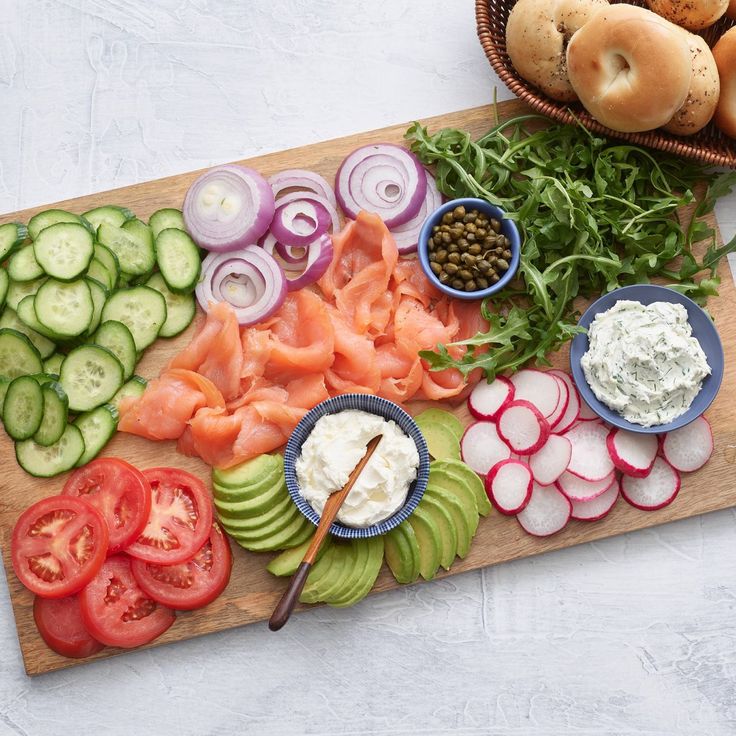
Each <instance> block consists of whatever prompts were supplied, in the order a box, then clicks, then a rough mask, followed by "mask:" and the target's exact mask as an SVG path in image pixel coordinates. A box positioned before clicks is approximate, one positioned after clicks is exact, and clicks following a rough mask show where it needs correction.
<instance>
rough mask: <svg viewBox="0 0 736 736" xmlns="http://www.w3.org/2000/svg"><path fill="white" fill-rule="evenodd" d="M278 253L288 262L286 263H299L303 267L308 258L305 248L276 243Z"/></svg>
mask: <svg viewBox="0 0 736 736" xmlns="http://www.w3.org/2000/svg"><path fill="white" fill-rule="evenodd" d="M272 237H273V236H272ZM276 252H277V253H278V254H279V257H280V258H282V259H283V260H284V261H286V263H298V264H302V265H303V264H304V261H305V259H306V257H307V249H306V247H304V246H293V245H284V244H283V243H276Z"/></svg>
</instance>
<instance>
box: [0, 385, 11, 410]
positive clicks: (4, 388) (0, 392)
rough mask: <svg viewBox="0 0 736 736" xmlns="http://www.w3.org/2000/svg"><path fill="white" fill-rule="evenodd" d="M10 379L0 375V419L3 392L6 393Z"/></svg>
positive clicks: (3, 399)
mask: <svg viewBox="0 0 736 736" xmlns="http://www.w3.org/2000/svg"><path fill="white" fill-rule="evenodd" d="M11 383H12V381H11V380H10V379H9V378H5V377H4V376H0V419H1V418H2V416H3V402H4V401H5V394H7V393H8V386H10V384H11Z"/></svg>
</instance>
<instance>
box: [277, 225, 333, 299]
mask: <svg viewBox="0 0 736 736" xmlns="http://www.w3.org/2000/svg"><path fill="white" fill-rule="evenodd" d="M283 247H284V246H283V244H282V243H279V242H278V241H277V240H276V238H274V236H273V234H272V233H269V234H268V235H266V237H265V238H264V240H263V249H264V250H265V251H266V252H267V253H270V254H272V255H273V253H274V252H276V253H277V254H279V255H280V252H281V249H282V248H283ZM333 255H334V248H333V246H332V238H331V237H330V236H329V235H327V234H326V233H325V234H323V235H320V237H319V238H317V240H315V241H313V242H311V243H310V244H309V245H308V246H307V247H306V253H305V255H304V256H303V257H302V259H301V260H300V261H296V262H291V263H289V262H288V261H286V260H285V259H284V261H283V263H282V264H281V265H282V267H283V269H284V274H285V276H286V288H287V289H288V290H289V291H296V290H297V289H301V288H302V287H304V286H308V285H309V284H313V283H314V282H315V281H317V280H318V279H320V278H322V276H323V275H324V273H325V271H327V269H328V268H329V266H330V263H332V257H333ZM291 274H296V275H295V276H293V277H292V276H291Z"/></svg>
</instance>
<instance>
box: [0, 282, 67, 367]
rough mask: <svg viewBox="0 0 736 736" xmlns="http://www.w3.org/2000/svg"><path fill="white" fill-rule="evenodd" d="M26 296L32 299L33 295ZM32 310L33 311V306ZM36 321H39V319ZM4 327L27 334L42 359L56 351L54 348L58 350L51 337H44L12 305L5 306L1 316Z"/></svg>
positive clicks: (1, 324)
mask: <svg viewBox="0 0 736 736" xmlns="http://www.w3.org/2000/svg"><path fill="white" fill-rule="evenodd" d="M26 298H27V299H31V300H32V299H33V296H29V297H26ZM31 311H33V307H32V306H31ZM34 320H35V312H34ZM35 321H36V322H37V320H35ZM2 327H9V328H10V329H11V330H17V331H18V332H20V333H21V334H23V335H25V336H26V337H27V338H28V339H29V340H30V341H31V342H32V343H33V344H34V346H35V347H36V350H38V353H39V355H40V356H41V359H42V360H44V359H45V358H48V357H49V356H50V355H51V354H52V353H53V352H54V350H56V345H55V344H54V343H53V342H52V341H51V340H49V338H47V337H44V336H43V335H42V334H40V333H39V332H36V330H34V329H33V328H32V327H29V326H28V325H27V324H26V323H25V322H23V320H21V319H20V318H19V317H18V315H17V314H16V313H15V310H13V309H11V308H10V307H5V309H4V310H3V313H2V315H1V316H0V328H2Z"/></svg>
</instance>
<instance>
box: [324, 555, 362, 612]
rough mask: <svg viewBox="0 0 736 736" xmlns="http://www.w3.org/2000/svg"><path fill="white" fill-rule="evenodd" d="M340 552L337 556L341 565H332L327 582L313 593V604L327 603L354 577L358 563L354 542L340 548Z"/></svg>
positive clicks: (336, 563)
mask: <svg viewBox="0 0 736 736" xmlns="http://www.w3.org/2000/svg"><path fill="white" fill-rule="evenodd" d="M340 552H342V554H338V561H339V562H340V563H341V564H338V562H337V561H336V562H335V563H334V564H333V567H332V570H330V574H329V580H328V579H326V580H324V581H323V585H322V586H321V589H320V590H319V591H318V592H315V595H314V600H313V602H314V603H317V602H320V601H329V600H330V597H331V596H333V595H334V594H335V593H336V592H338V591H340V590H342V589H343V588H344V586H345V584H346V582H347V581H349V580H350V579H352V577H353V575H355V565H356V564H357V563H358V562H359V560H358V553H359V550H358V548H357V546H356V544H355V541H351V542H350V544H349V545H346V546H344V547H342V548H341V549H340ZM333 573H334V574H333Z"/></svg>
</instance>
